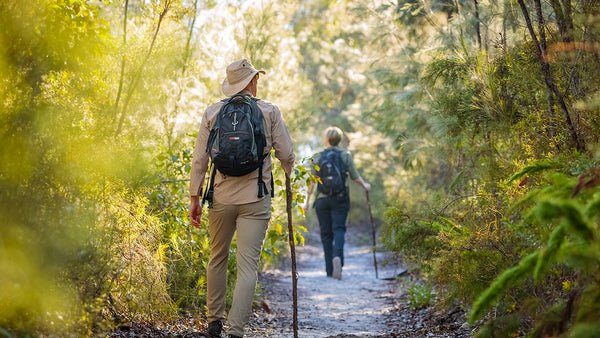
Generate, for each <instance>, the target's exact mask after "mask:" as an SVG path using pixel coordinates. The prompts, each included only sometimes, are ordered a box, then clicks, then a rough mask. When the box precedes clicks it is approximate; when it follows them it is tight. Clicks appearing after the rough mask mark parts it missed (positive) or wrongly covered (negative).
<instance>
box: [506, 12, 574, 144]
mask: <svg viewBox="0 0 600 338" xmlns="http://www.w3.org/2000/svg"><path fill="white" fill-rule="evenodd" d="M517 1H518V3H519V6H520V7H521V11H522V12H523V16H524V17H525V22H526V23H527V29H528V30H529V33H530V34H531V38H532V40H533V43H534V45H535V47H536V52H537V54H538V58H539V61H540V65H541V68H542V74H543V76H544V82H545V83H546V95H547V97H548V114H549V118H550V123H549V133H550V135H551V136H552V137H554V136H556V124H555V123H556V121H555V112H554V104H555V101H554V99H555V98H556V100H557V101H558V104H559V106H560V108H561V109H562V111H563V115H564V118H565V121H566V123H567V127H568V130H569V134H570V136H571V140H572V141H573V143H574V144H575V147H576V148H577V149H578V150H583V145H582V144H581V143H580V141H579V138H578V137H577V132H576V131H575V127H574V126H573V123H572V122H571V117H570V115H569V110H568V108H567V105H566V103H565V101H564V98H563V96H562V94H561V93H560V91H559V90H558V87H557V86H556V84H555V82H554V79H553V78H552V74H551V72H550V64H549V63H548V58H547V55H546V33H545V24H544V17H543V13H542V6H541V3H540V0H534V3H535V8H536V13H537V16H538V25H539V30H540V39H539V40H538V38H537V36H536V34H535V30H534V28H533V25H532V23H531V18H530V16H529V11H528V10H527V7H526V6H525V2H524V1H523V0H517ZM557 147H558V145H557Z"/></svg>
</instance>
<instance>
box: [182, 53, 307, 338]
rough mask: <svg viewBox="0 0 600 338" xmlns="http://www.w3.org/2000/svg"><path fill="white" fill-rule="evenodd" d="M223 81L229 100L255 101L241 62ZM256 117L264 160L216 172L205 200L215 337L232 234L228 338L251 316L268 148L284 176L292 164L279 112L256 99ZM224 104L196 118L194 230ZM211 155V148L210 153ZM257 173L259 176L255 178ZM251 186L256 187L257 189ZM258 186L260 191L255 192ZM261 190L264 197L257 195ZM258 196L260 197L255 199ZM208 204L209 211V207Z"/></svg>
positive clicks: (248, 69) (254, 74)
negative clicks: (248, 168)
mask: <svg viewBox="0 0 600 338" xmlns="http://www.w3.org/2000/svg"><path fill="white" fill-rule="evenodd" d="M226 73H227V77H226V78H225V80H224V81H223V85H222V89H223V93H224V94H225V95H226V96H228V97H232V96H235V95H236V94H243V95H245V96H247V97H250V98H255V97H256V93H257V88H258V79H259V76H260V74H265V72H264V71H259V70H256V69H255V68H254V66H252V64H251V63H250V62H248V60H246V59H242V60H238V61H235V62H233V63H232V64H230V65H229V66H228V67H227V71H226ZM255 102H256V105H258V108H260V111H261V112H262V115H263V116H262V117H263V119H262V124H263V128H264V135H265V137H266V146H265V147H264V149H262V154H264V160H263V164H262V168H261V169H257V170H254V171H252V172H250V173H249V174H246V175H243V176H230V175H224V174H222V173H221V172H220V171H218V170H217V171H216V174H215V175H214V194H213V196H212V203H211V202H210V201H209V209H208V227H209V235H210V250H211V252H210V258H209V262H208V267H207V268H206V274H207V297H206V302H207V307H208V314H207V316H208V322H209V324H208V332H207V334H208V336H209V337H221V331H222V330H223V323H224V320H225V297H226V292H227V260H228V257H229V249H230V246H231V242H232V239H233V235H234V232H236V231H237V253H236V259H237V277H236V283H235V289H234V293H233V303H232V305H231V309H229V312H228V315H227V323H228V325H229V330H228V334H229V337H231V338H235V337H243V336H244V327H245V325H246V324H247V322H248V318H249V316H250V313H251V311H252V299H253V296H254V291H255V288H256V281H257V269H258V261H259V258H260V253H261V250H262V243H263V240H264V237H265V233H266V230H267V226H268V223H269V219H270V217H271V196H272V193H273V191H272V189H273V184H272V174H271V156H269V152H270V150H271V148H273V149H275V157H277V158H278V159H279V161H280V162H281V166H282V167H283V169H284V171H285V172H286V173H287V174H290V173H291V170H292V167H293V164H294V158H295V155H294V150H293V144H292V140H291V138H290V135H289V133H288V131H287V128H286V126H285V123H284V121H283V117H282V115H281V112H280V111H279V108H278V107H277V106H275V105H274V104H272V103H269V102H266V101H262V100H256V99H255ZM223 105H224V103H223V101H221V102H218V103H215V104H213V105H211V106H210V107H208V108H207V109H206V111H205V113H204V115H203V117H202V122H201V125H200V131H199V133H198V138H197V140H196V147H195V149H194V157H193V162H192V168H191V173H190V200H191V202H190V212H189V216H190V219H191V221H192V224H193V225H194V226H195V227H200V219H201V216H202V205H201V204H200V196H201V195H202V193H203V191H202V187H203V185H204V178H205V173H206V171H207V169H208V164H209V160H210V156H211V152H210V151H208V149H207V144H208V142H209V135H210V134H211V129H212V126H213V125H214V124H215V121H216V120H217V115H218V113H219V111H220V109H221V107H222V106H223ZM212 150H215V149H211V151H212ZM259 172H262V177H259ZM257 182H259V184H258V185H257ZM261 184H262V187H261ZM259 189H260V190H262V189H266V190H267V193H264V194H263V192H261V191H259ZM259 196H261V197H259ZM210 204H212V208H211V207H210Z"/></svg>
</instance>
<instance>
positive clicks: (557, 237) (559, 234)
mask: <svg viewBox="0 0 600 338" xmlns="http://www.w3.org/2000/svg"><path fill="white" fill-rule="evenodd" d="M565 228H566V225H565V224H564V223H563V224H561V225H560V226H558V227H557V228H556V229H554V231H552V234H551V235H550V240H549V241H548V247H546V248H543V249H541V250H540V255H539V257H538V260H537V263H536V265H535V271H534V274H533V278H534V280H535V282H536V283H539V282H540V281H541V279H542V277H543V273H544V272H546V270H547V269H548V266H549V265H550V263H552V262H553V261H554V259H555V257H556V254H557V252H558V250H559V249H560V248H561V246H562V244H563V238H564V237H565V234H566V230H565Z"/></svg>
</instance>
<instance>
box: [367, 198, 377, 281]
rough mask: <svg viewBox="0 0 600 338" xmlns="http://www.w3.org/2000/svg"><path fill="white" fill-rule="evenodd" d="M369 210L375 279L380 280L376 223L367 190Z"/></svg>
mask: <svg viewBox="0 0 600 338" xmlns="http://www.w3.org/2000/svg"><path fill="white" fill-rule="evenodd" d="M367 208H368V209H369V217H371V230H372V233H373V263H374V264H375V278H377V279H379V276H378V273H377V255H376V254H375V248H376V243H375V222H374V221H373V213H372V212H371V201H370V200H369V191H368V190H367Z"/></svg>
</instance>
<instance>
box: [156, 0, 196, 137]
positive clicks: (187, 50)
mask: <svg viewBox="0 0 600 338" xmlns="http://www.w3.org/2000/svg"><path fill="white" fill-rule="evenodd" d="M197 11H198V0H194V16H193V17H192V21H191V22H190V24H189V32H188V36H187V40H186V43H185V49H184V52H183V60H182V66H181V76H180V78H179V84H178V89H177V96H176V99H175V106H174V107H173V111H172V112H171V113H170V114H167V115H166V116H164V117H163V118H162V123H163V125H164V128H165V133H166V136H167V147H168V148H167V149H171V145H172V143H173V124H172V123H171V122H170V119H171V117H173V118H174V117H175V116H177V113H178V111H179V101H180V100H181V96H182V95H183V83H184V80H185V73H186V71H187V66H188V62H189V59H190V55H191V49H192V48H191V42H192V36H193V35H194V26H195V25H196V18H197V17H198V14H197Z"/></svg>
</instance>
